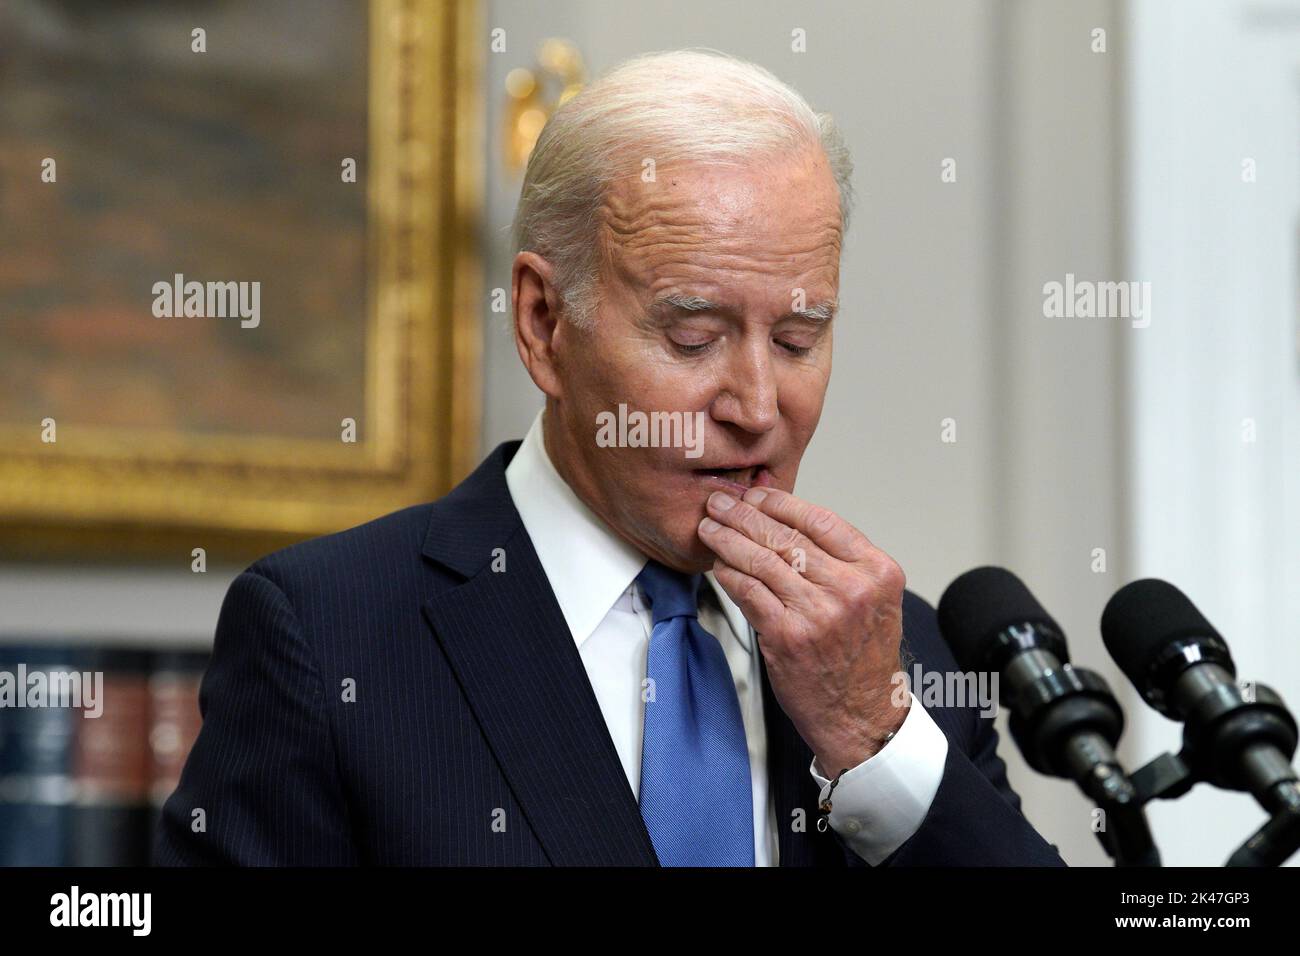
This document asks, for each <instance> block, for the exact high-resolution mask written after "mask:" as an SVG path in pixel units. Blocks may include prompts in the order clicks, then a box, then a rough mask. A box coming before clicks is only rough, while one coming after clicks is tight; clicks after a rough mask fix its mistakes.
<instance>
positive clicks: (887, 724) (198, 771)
mask: <svg viewBox="0 0 1300 956" xmlns="http://www.w3.org/2000/svg"><path fill="white" fill-rule="evenodd" d="M850 174H851V164H850V162H849V159H848V155H847V152H846V150H845V148H844V146H843V144H842V142H841V140H840V139H839V136H838V134H837V133H836V132H835V128H834V126H833V123H832V121H831V120H830V118H829V117H828V116H826V115H824V114H816V113H814V112H812V110H811V109H810V108H809V107H808V105H807V104H806V103H805V102H804V101H803V99H802V98H801V97H800V96H799V95H798V94H797V93H795V92H794V91H793V90H791V89H790V88H789V87H787V86H785V85H784V84H782V83H780V82H779V81H778V80H776V78H775V77H773V76H771V75H770V74H769V73H767V72H766V71H764V70H761V69H760V68H758V67H755V66H753V65H751V64H748V63H744V62H742V61H738V60H734V59H731V58H728V57H724V56H721V55H717V54H713V53H708V52H690V51H683V52H676V53H667V54H654V55H650V56H646V57H641V58H637V59H635V60H632V61H628V62H627V63H625V64H623V65H622V66H620V67H619V68H617V69H615V70H614V71H613V72H612V73H610V74H609V75H607V76H606V77H604V78H603V79H602V80H600V81H598V82H597V83H595V84H593V85H592V86H591V87H589V88H588V89H586V90H584V91H583V92H582V93H581V94H579V95H578V96H577V97H575V98H573V99H571V100H569V101H568V102H567V103H566V104H565V105H564V106H562V107H561V108H560V109H559V110H558V111H557V112H556V114H555V116H553V117H552V119H551V120H550V122H549V123H548V124H547V126H546V128H545V130H544V131H543V133H542V135H541V138H540V140H539V142H538V144H537V147H536V149H535V150H534V152H533V155H532V157H531V159H530V161H529V166H528V170H527V172H526V175H525V180H524V185H523V190H522V194H521V197H520V203H519V209H518V212H517V215H516V228H515V237H516V242H517V248H518V250H519V251H518V254H517V256H516V259H515V262H514V268H513V274H512V292H513V295H512V302H513V307H514V320H515V325H514V329H515V339H516V344H517V346H518V350H519V354H520V357H521V359H522V360H523V363H524V365H525V367H526V368H527V370H528V373H529V375H530V376H531V377H532V379H533V381H534V382H535V383H536V384H537V386H538V387H539V388H540V389H541V391H542V392H543V394H544V396H545V407H544V409H543V412H542V413H541V414H539V415H538V416H537V418H536V420H535V421H534V423H533V426H532V428H531V429H530V430H529V432H528V434H527V435H526V437H525V438H524V440H523V441H522V443H520V442H509V443H507V444H504V445H502V446H500V447H499V448H497V449H496V450H495V451H494V452H493V453H492V454H491V455H489V457H488V458H487V459H486V460H485V461H484V462H483V464H482V465H480V466H479V468H478V469H477V470H476V471H475V472H474V473H473V474H472V475H471V476H470V477H469V478H467V479H466V480H465V481H464V482H463V483H462V484H461V485H459V486H458V487H457V488H456V489H455V490H453V491H452V492H451V493H450V494H449V495H447V496H446V497H445V498H442V499H440V500H438V501H436V502H433V503H432V504H428V505H422V506H419V507H415V508H410V509H407V510H405V511H401V512H398V513H396V514H392V515H388V516H387V517H384V518H380V519H378V520H377V521H374V522H371V523H369V524H366V525H363V526H361V527H359V528H354V529H352V530H350V531H347V532H343V533H342V534H337V535H332V536H329V537H325V538H320V539H317V540H314V541H309V542H306V543H304V544H301V545H298V546H296V547H293V548H289V549H287V550H284V551H281V552H278V553H276V554H273V555H271V556H269V557H267V558H264V559H262V560H261V561H259V562H257V563H256V564H254V565H253V566H252V567H250V568H249V569H248V570H247V571H245V572H244V573H243V574H241V575H240V576H239V577H238V578H237V579H236V581H235V582H234V584H233V585H232V587H231V589H230V592H229V594H228V595H227V598H226V601H225V604H224V606H223V608H222V612H221V617H220V620H219V622H218V625H217V635H216V642H215V646H214V650H213V657H212V661H211V664H210V666H209V669H208V672H207V674H206V675H205V677H204V681H203V686H202V692H201V706H202V710H203V716H204V723H203V729H202V732H201V733H200V735H199V738H198V741H197V742H196V744H195V746H194V749H193V751H192V753H191V755H190V758H189V761H188V762H187V764H186V767H185V771H184V774H183V775H182V778H181V781H180V785H179V787H178V788H177V790H176V792H175V793H174V794H173V795H172V797H171V798H170V799H169V800H168V801H167V804H166V806H165V808H164V812H163V819H162V822H161V825H160V829H159V833H158V841H157V856H158V859H159V861H160V862H163V863H240V864H308V865H316V864H358V863H390V864H444V865H458V864H479V865H482V864H487V865H493V864H496V865H520V864H541V865H546V864H550V865H574V864H579V865H581V864H588V865H655V864H656V863H658V864H661V865H669V866H690V865H703V866H753V865H781V866H808V865H818V866H845V865H864V864H865V865H872V866H877V865H908V864H930V865H945V864H948V865H983V864H1002V865H1061V861H1060V858H1059V856H1058V855H1057V854H1056V852H1055V850H1054V848H1053V847H1051V846H1049V845H1048V844H1047V843H1046V842H1044V841H1043V839H1042V838H1041V837H1040V836H1039V835H1038V834H1037V833H1036V832H1035V831H1034V830H1033V828H1032V827H1031V826H1030V825H1029V824H1028V822H1027V821H1026V820H1025V819H1024V817H1023V816H1022V815H1021V813H1020V811H1019V801H1018V798H1017V797H1016V795H1015V794H1014V793H1013V792H1012V790H1011V789H1010V787H1009V785H1008V783H1007V779H1006V773H1005V768H1004V766H1003V764H1002V761H1001V760H1000V759H999V758H998V756H997V753H996V747H997V736H996V734H995V732H994V730H993V727H992V723H991V720H990V719H989V718H988V717H986V716H981V715H980V713H979V712H978V706H977V705H976V706H969V705H968V706H957V705H955V704H954V706H948V707H935V708H934V709H933V710H932V711H929V710H927V709H926V708H924V707H922V706H921V704H920V703H919V702H918V701H917V700H916V698H915V697H914V696H912V695H911V694H910V693H906V692H904V693H898V689H899V687H900V686H902V687H903V690H904V691H906V687H905V685H900V684H899V683H898V680H897V675H898V674H899V672H900V669H901V663H902V659H903V658H904V657H910V658H912V659H914V660H915V661H916V662H917V663H918V664H919V665H920V666H921V667H922V668H923V669H924V670H926V671H936V672H947V671H955V670H957V665H956V663H955V662H954V660H953V658H952V654H951V652H950V651H949V649H948V648H947V647H946V645H945V644H944V642H943V639H942V637H941V636H940V634H939V632H938V629H937V627H936V622H935V614H934V611H933V609H932V608H931V607H930V606H929V605H927V604H926V603H925V602H924V601H923V600H922V599H920V598H918V597H917V596H916V595H914V594H912V593H910V592H908V591H906V590H905V579H904V575H903V573H902V570H901V569H900V568H899V566H898V565H897V563H895V562H894V561H893V560H892V559H891V558H890V557H889V556H888V555H886V554H885V553H884V552H882V551H881V550H880V549H879V548H877V547H876V546H875V545H873V544H872V542H871V541H870V540H869V538H868V537H867V536H866V535H865V534H863V533H862V532H861V531H859V530H858V529H856V528H854V527H853V526H852V525H850V524H849V523H848V522H846V521H844V520H843V519H842V518H840V517H839V516H837V515H836V514H834V513H833V512H831V511H829V510H827V509H825V508H822V507H818V506H816V505H813V504H811V503H808V502H806V501H803V500H801V499H799V498H797V497H796V496H795V495H794V494H793V489H794V484H795V478H796V474H797V471H798V467H799V462H800V459H801V458H802V455H803V452H804V449H805V447H806V446H807V444H808V441H809V440H810V439H811V437H812V435H813V432H814V430H815V428H816V426H817V422H818V419H819V417H820V414H821V408H822V402H823V399H824V397H825V392H826V386H827V383H828V381H829V376H830V370H831V328H832V324H833V320H834V317H835V312H836V305H837V302H836V300H837V293H838V286H839V254H840V246H841V242H842V239H843V235H844V230H845V228H846V226H847V221H848V213H849V208H850V205H851V190H850V187H849V179H850Z"/></svg>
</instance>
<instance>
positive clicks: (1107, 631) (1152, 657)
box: [1101, 578, 1223, 688]
mask: <svg viewBox="0 0 1300 956" xmlns="http://www.w3.org/2000/svg"><path fill="white" fill-rule="evenodd" d="M1197 635H1200V636H1211V637H1215V638H1217V639H1218V640H1219V641H1223V638H1222V637H1220V636H1219V632H1218V631H1216V630H1215V629H1214V627H1213V626H1212V625H1211V624H1210V622H1209V621H1207V620H1206V619H1205V615H1203V614H1202V613H1201V612H1200V611H1199V610H1197V608H1196V605H1195V604H1193V603H1192V602H1191V601H1190V600H1189V599H1188V597H1187V595H1185V594H1184V593H1183V592H1182V591H1180V590H1178V588H1176V587H1174V586H1173V585H1172V584H1170V583H1169V582H1168V581H1161V580H1159V579H1158V578H1144V579H1143V580H1141V581H1134V582H1133V583H1132V584H1126V585H1124V587H1122V588H1120V589H1119V590H1118V591H1116V592H1115V596H1114V597H1112V598H1111V599H1110V600H1109V601H1108V602H1107V603H1106V609H1105V610H1104V611H1102V613H1101V639H1102V642H1103V643H1104V644H1105V645H1106V650H1107V651H1109V652H1110V656H1111V658H1112V659H1113V660H1114V661H1115V663H1116V664H1118V665H1119V669H1120V670H1122V671H1123V672H1124V676H1126V677H1127V678H1128V679H1129V680H1131V681H1132V682H1133V683H1134V684H1135V685H1136V686H1137V687H1138V688H1142V687H1144V686H1145V683H1146V680H1147V678H1148V677H1149V676H1150V671H1151V668H1152V667H1153V666H1154V664H1155V662H1156V660H1157V659H1158V658H1159V657H1160V656H1161V653H1162V651H1164V650H1165V649H1166V648H1168V647H1169V645H1170V644H1172V643H1173V642H1174V641H1177V640H1178V639H1179V638H1183V637H1193V636H1197Z"/></svg>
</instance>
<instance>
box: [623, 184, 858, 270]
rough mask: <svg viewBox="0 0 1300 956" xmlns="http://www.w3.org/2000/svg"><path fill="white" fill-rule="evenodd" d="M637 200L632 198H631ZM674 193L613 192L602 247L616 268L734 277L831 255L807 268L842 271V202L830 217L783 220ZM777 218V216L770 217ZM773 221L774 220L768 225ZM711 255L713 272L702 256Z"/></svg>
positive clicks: (756, 209)
mask: <svg viewBox="0 0 1300 956" xmlns="http://www.w3.org/2000/svg"><path fill="white" fill-rule="evenodd" d="M629 191H630V192H631V193H632V195H631V196H628V195H627V192H629ZM692 198H693V197H691V196H689V195H684V194H682V193H680V192H678V193H673V192H672V191H670V190H669V189H667V188H663V187H660V188H655V187H654V186H653V185H651V186H650V187H649V188H646V189H643V190H638V189H637V187H636V186H635V185H634V186H632V188H631V189H630V190H627V189H626V188H625V189H623V190H620V189H619V188H618V187H617V186H615V187H614V188H612V189H611V190H610V191H609V194H608V195H607V196H606V197H605V200H604V202H602V204H601V207H600V243H599V244H600V246H601V253H602V257H603V258H604V260H605V262H606V263H607V264H609V265H612V266H614V267H615V268H616V269H617V270H618V271H620V272H623V273H624V274H627V273H628V272H629V271H637V272H643V271H646V270H647V269H650V268H653V267H654V266H656V265H672V264H679V265H682V266H685V267H687V268H688V269H689V268H700V269H709V270H726V269H728V268H733V267H734V268H736V269H738V270H744V269H746V268H752V266H753V265H754V264H755V263H765V264H776V263H782V262H787V263H793V262H794V261H796V260H801V259H803V260H806V259H808V258H812V257H819V256H824V257H825V258H826V260H827V261H826V262H825V263H815V264H810V263H807V262H802V263H799V264H800V266H801V268H803V269H807V268H809V267H810V266H811V267H812V268H815V269H821V268H827V269H830V270H832V271H836V266H837V264H838V261H839V253H840V244H841V238H842V235H841V227H840V220H839V206H838V202H836V203H834V204H833V205H832V206H831V208H830V209H828V210H827V212H826V213H825V214H824V215H821V216H817V217H815V218H813V217H810V216H807V215H805V216H800V217H790V216H778V215H776V214H775V210H769V209H767V208H764V207H763V206H762V205H755V204H744V207H743V209H740V210H738V209H735V208H734V207H735V204H731V205H732V207H733V208H732V210H731V212H732V213H733V214H732V215H727V214H726V212H727V211H726V207H725V206H724V207H719V206H718V205H706V204H704V203H700V202H697V201H692ZM769 214H770V215H769ZM765 215H768V218H769V221H767V222H764V221H761V220H762V218H763V217H764V216H765ZM701 252H705V253H707V265H706V264H705V263H703V262H701V261H700V259H701V257H700V255H699V253H701Z"/></svg>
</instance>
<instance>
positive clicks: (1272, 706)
mask: <svg viewBox="0 0 1300 956" xmlns="http://www.w3.org/2000/svg"><path fill="white" fill-rule="evenodd" d="M1101 636H1102V640H1103V642H1104V643H1105V645H1106V649H1107V650H1108V651H1109V652H1110V656H1111V657H1112V658H1114V660H1115V663H1116V664H1118V665H1119V668H1120V670H1122V671H1123V672H1124V674H1125V676H1126V677H1128V679H1129V680H1130V681H1132V682H1133V686H1134V687H1136V688H1137V691H1138V693H1139V694H1141V695H1142V699H1143V700H1145V701H1146V702H1147V703H1148V704H1150V705H1151V706H1152V707H1154V708H1155V709H1156V710H1158V711H1159V712H1160V713H1162V714H1164V715H1165V716H1166V717H1169V718H1170V719H1172V720H1177V721H1180V722H1182V723H1183V724H1184V725H1185V726H1184V734H1183V751H1182V752H1181V753H1180V754H1179V758H1180V759H1181V760H1182V761H1183V762H1184V763H1185V764H1186V765H1187V767H1188V769H1189V770H1190V771H1191V772H1192V774H1193V775H1194V776H1195V777H1196V778H1197V779H1200V780H1205V781H1207V782H1209V783H1211V784H1213V785H1214V786H1216V787H1221V788H1223V789H1226V790H1242V791H1247V792H1249V793H1251V794H1253V795H1254V797H1255V799H1256V800H1258V801H1259V802H1260V804H1261V805H1263V807H1264V808H1265V809H1266V810H1268V811H1269V812H1270V813H1274V814H1279V813H1281V814H1288V815H1294V814H1297V813H1298V812H1300V790H1298V789H1297V787H1296V773H1295V771H1294V770H1293V769H1292V768H1291V758H1292V757H1294V756H1295V751H1296V740H1297V734H1296V722H1295V718H1294V717H1292V716H1291V713H1290V712H1289V711H1288V710H1287V708H1286V705H1285V704H1284V703H1283V702H1282V698H1281V697H1279V696H1278V695H1277V694H1276V693H1275V692H1274V691H1272V690H1271V689H1269V688H1268V687H1265V686H1264V685H1262V684H1254V685H1253V686H1252V692H1251V693H1249V694H1248V693H1247V692H1245V691H1244V690H1243V689H1242V688H1241V687H1239V686H1237V683H1236V677H1237V668H1236V665H1235V664H1234V663H1233V660H1232V654H1231V653H1230V652H1229V651H1228V644H1227V642H1226V641H1225V640H1224V639H1223V637H1222V636H1221V635H1220V634H1219V632H1218V631H1216V630H1215V629H1214V627H1213V625H1211V624H1210V622H1209V621H1207V620H1206V619H1205V616H1204V615H1203V614H1202V613H1201V612H1200V611H1199V610H1198V609H1197V607H1196V605H1194V604H1193V603H1192V602H1191V601H1190V600H1189V599H1188V598H1187V596H1186V595H1185V594H1183V592H1182V591H1180V590H1178V588H1176V587H1174V586H1173V585H1172V584H1169V583H1168V582H1167V581H1160V580H1157V579H1155V578H1148V579H1145V580H1142V581H1134V582H1133V583H1132V584H1129V585H1126V586H1125V587H1122V588H1120V590H1119V591H1117V592H1116V593H1115V596H1114V597H1112V598H1111V599H1110V602H1109V603H1108V604H1107V605H1106V609H1105V611H1104V612H1103V613H1102V616H1101Z"/></svg>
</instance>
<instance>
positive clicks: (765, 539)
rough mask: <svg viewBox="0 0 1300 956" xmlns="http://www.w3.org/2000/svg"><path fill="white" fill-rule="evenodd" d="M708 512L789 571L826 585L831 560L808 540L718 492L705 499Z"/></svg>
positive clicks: (752, 508)
mask: <svg viewBox="0 0 1300 956" xmlns="http://www.w3.org/2000/svg"><path fill="white" fill-rule="evenodd" d="M708 509H709V516H710V517H712V518H714V519H716V520H717V521H719V522H721V523H722V524H724V525H726V526H727V527H730V528H735V529H736V530H737V531H739V532H740V533H741V534H743V535H745V536H746V537H747V538H749V539H750V540H751V541H753V542H755V543H757V544H760V545H762V546H763V547H765V548H767V549H769V550H771V551H775V552H776V553H777V554H779V555H780V556H781V557H782V558H784V559H785V561H786V563H787V564H789V565H790V567H791V568H793V569H794V570H795V571H797V572H799V573H800V574H803V575H805V576H806V577H807V578H808V579H809V580H811V581H816V582H819V583H828V582H829V580H830V578H829V574H828V572H829V570H830V569H829V564H830V562H831V561H832V560H834V559H832V558H831V557H829V556H828V555H827V554H826V552H825V551H823V550H822V549H821V548H819V547H817V545H815V544H813V543H812V542H811V541H810V540H808V537H807V535H804V534H802V533H801V532H799V531H796V530H795V529H794V528H791V527H790V526H789V525H787V524H782V523H781V522H779V521H777V520H776V519H775V518H771V517H768V516H767V515H765V514H764V513H763V512H761V511H759V510H758V509H757V508H755V507H754V506H753V505H749V504H746V503H745V502H743V501H738V500H737V499H735V498H733V497H732V496H731V495H728V494H724V493H723V492H721V491H715V492H714V493H713V494H711V495H709V500H708Z"/></svg>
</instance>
